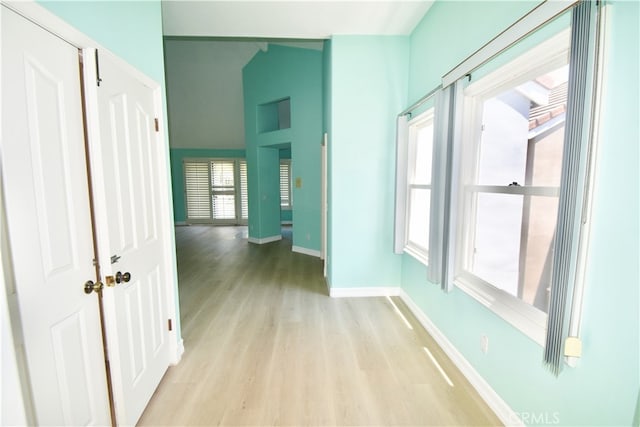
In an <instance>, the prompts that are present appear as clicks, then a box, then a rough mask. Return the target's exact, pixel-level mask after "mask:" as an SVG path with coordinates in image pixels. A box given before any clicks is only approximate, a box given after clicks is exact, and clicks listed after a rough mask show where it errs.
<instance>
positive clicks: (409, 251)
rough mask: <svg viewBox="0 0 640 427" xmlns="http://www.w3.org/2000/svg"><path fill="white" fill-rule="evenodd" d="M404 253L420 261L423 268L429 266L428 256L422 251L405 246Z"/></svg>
mask: <svg viewBox="0 0 640 427" xmlns="http://www.w3.org/2000/svg"><path fill="white" fill-rule="evenodd" d="M404 253H405V254H407V255H410V256H412V257H413V258H415V259H416V260H418V261H420V262H421V263H422V264H424V265H425V267H428V266H429V256H428V255H427V254H426V253H425V252H424V251H423V250H421V249H417V248H415V247H412V246H408V245H407V246H405V247H404Z"/></svg>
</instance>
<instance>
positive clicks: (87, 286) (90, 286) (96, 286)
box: [84, 280, 104, 295]
mask: <svg viewBox="0 0 640 427" xmlns="http://www.w3.org/2000/svg"><path fill="white" fill-rule="evenodd" d="M103 286H104V285H103V284H102V282H101V281H99V280H98V281H97V282H96V283H93V280H87V281H86V282H85V283H84V293H85V294H87V295H89V294H90V293H91V292H96V293H99V292H100V291H101V290H102V287H103Z"/></svg>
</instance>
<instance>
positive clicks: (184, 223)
mask: <svg viewBox="0 0 640 427" xmlns="http://www.w3.org/2000/svg"><path fill="white" fill-rule="evenodd" d="M174 224H175V226H176V227H180V226H183V225H189V224H188V223H187V221H176V222H175V223H174Z"/></svg>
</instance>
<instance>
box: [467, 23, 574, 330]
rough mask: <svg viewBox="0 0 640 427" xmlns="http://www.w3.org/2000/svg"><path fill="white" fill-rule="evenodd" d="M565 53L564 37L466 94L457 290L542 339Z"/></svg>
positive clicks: (563, 115)
mask: <svg viewBox="0 0 640 427" xmlns="http://www.w3.org/2000/svg"><path fill="white" fill-rule="evenodd" d="M569 44H570V37H569V32H568V30H567V31H564V32H562V33H560V34H559V35H557V36H555V37H553V38H551V39H550V40H548V41H546V42H544V43H542V44H540V45H539V46H537V47H536V48H534V49H532V50H530V51H529V52H527V53H525V54H523V55H521V56H519V57H518V58H517V59H515V60H513V61H512V62H510V63H509V64H507V65H505V66H503V67H501V68H499V69H497V70H495V71H494V72H492V73H489V74H487V75H486V76H484V77H483V78H481V79H479V80H478V81H477V82H475V83H473V84H471V85H469V86H468V87H467V88H466V89H465V90H464V118H463V120H464V123H465V130H464V134H463V142H462V144H463V145H462V157H463V159H462V167H461V171H460V173H461V178H462V180H461V182H462V188H461V190H462V191H461V192H462V194H461V199H462V200H461V206H462V211H461V212H462V214H461V221H460V224H459V229H458V233H459V240H458V241H459V246H458V252H457V257H456V265H457V268H456V272H457V273H456V279H455V280H456V284H458V285H459V286H460V287H462V288H463V289H467V290H469V291H471V292H472V293H473V294H474V295H475V296H479V297H480V299H485V300H486V301H500V302H501V303H503V304H504V306H503V311H502V312H501V314H503V315H505V316H506V317H511V314H510V313H509V311H515V312H517V313H520V314H521V315H523V316H524V317H526V318H527V322H529V323H531V325H529V326H524V328H525V329H527V331H528V332H529V333H530V334H534V335H535V336H536V337H537V338H538V339H539V340H540V339H543V338H544V328H545V323H546V313H547V312H548V307H549V296H550V290H551V272H552V263H553V248H554V238H555V233H556V226H557V218H558V200H559V192H560V177H561V175H562V156H563V151H564V145H565V144H564V135H565V132H564V130H565V121H566V110H567V81H568V77H569V65H568V61H569ZM498 306H499V304H498V305H496V306H495V307H494V308H497V307H498ZM497 310H498V311H500V309H499V308H497ZM515 322H516V323H517V322H518V321H517V320H516V321H515Z"/></svg>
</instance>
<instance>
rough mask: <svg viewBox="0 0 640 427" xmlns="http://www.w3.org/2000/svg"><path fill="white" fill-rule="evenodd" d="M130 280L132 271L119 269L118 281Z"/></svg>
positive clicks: (125, 281)
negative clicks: (123, 271)
mask: <svg viewBox="0 0 640 427" xmlns="http://www.w3.org/2000/svg"><path fill="white" fill-rule="evenodd" d="M129 280H131V273H129V272H128V271H127V272H125V273H122V272H120V271H118V272H117V273H116V283H122V282H124V283H127V282H128V281H129Z"/></svg>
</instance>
